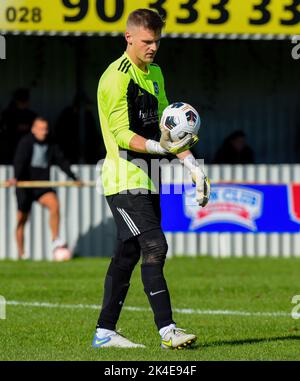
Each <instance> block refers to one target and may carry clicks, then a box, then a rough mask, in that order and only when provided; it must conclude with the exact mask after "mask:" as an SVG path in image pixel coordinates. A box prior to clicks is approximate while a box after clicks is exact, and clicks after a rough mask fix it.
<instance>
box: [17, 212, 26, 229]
mask: <svg viewBox="0 0 300 381" xmlns="http://www.w3.org/2000/svg"><path fill="white" fill-rule="evenodd" d="M27 219H28V214H22V215H19V216H18V219H17V229H19V228H23V227H24V225H25V224H26V221H27Z"/></svg>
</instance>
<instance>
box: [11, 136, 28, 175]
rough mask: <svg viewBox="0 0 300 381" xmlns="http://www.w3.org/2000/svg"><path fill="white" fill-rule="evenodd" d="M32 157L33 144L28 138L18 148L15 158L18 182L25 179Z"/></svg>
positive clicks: (15, 173)
mask: <svg viewBox="0 0 300 381" xmlns="http://www.w3.org/2000/svg"><path fill="white" fill-rule="evenodd" d="M31 155H32V144H31V141H30V140H29V139H27V138H25V139H22V140H21V141H20V143H19V144H18V146H17V149H16V153H15V156H14V161H13V166H14V176H15V179H16V180H19V179H20V178H22V177H23V175H24V174H25V172H26V170H27V169H28V166H29V165H30V158H31Z"/></svg>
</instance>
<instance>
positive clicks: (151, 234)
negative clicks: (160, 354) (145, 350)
mask: <svg viewBox="0 0 300 381" xmlns="http://www.w3.org/2000/svg"><path fill="white" fill-rule="evenodd" d="M138 239H139V243H140V246H141V248H142V256H143V263H142V280H143V284H144V290H145V293H146V294H147V296H148V299H149V302H150V305H151V307H152V310H153V313H154V320H155V323H156V326H157V328H158V331H159V333H160V335H161V347H162V348H165V349H175V348H178V349H181V348H184V347H187V346H189V345H191V344H192V343H194V342H195V341H196V339H197V337H196V336H195V335H193V334H187V333H185V331H184V330H182V329H180V328H177V327H176V324H175V322H174V320H173V318H172V308H171V302H170V294H169V290H168V287H167V282H166V280H165V277H164V274H163V267H164V263H165V259H166V255H167V250H168V245H167V242H166V238H165V236H164V234H163V232H162V230H161V229H154V230H151V231H148V232H145V233H143V234H141V235H140V236H139V238H138Z"/></svg>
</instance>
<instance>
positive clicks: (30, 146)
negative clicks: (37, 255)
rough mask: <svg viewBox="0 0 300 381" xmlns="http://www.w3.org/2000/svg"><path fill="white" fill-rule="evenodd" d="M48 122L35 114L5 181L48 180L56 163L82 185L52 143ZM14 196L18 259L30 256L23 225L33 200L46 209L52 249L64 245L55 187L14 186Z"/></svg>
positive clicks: (56, 146)
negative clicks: (10, 175) (26, 250)
mask: <svg viewBox="0 0 300 381" xmlns="http://www.w3.org/2000/svg"><path fill="white" fill-rule="evenodd" d="M48 135H49V127H48V121H47V120H46V119H44V118H42V117H36V118H35V119H34V121H33V125H32V128H31V132H30V133H28V134H27V135H25V136H24V137H23V138H22V139H21V140H20V142H19V144H18V146H17V150H16V154H15V157H14V178H13V179H10V180H9V181H8V184H9V185H11V186H13V185H16V184H17V182H18V181H25V180H26V181H47V180H49V179H50V167H51V165H53V164H57V165H58V166H59V167H60V168H61V169H62V170H63V171H64V172H65V173H66V174H67V175H68V176H69V177H70V178H72V179H73V180H74V181H76V182H77V185H79V186H80V185H81V184H82V183H81V181H78V180H77V177H76V175H75V174H74V173H73V172H72V170H71V168H70V164H69V162H68V161H67V160H66V159H65V158H64V155H63V153H62V151H61V150H60V148H59V147H58V145H57V144H55V142H53V141H51V139H50V138H49V136H48ZM16 196H17V205H18V211H17V229H16V239H17V246H18V253H19V258H20V259H27V258H29V255H28V253H25V252H24V227H25V224H26V221H27V220H28V217H29V213H30V209H31V206H32V203H33V202H35V201H36V202H38V203H39V204H40V205H42V206H43V207H45V208H47V209H49V213H50V219H49V224H50V229H51V236H52V250H53V252H54V251H55V250H56V249H57V248H59V247H66V243H65V242H63V241H62V240H61V239H60V238H59V222H60V216H59V202H58V198H57V195H56V193H55V190H54V189H52V188H16Z"/></svg>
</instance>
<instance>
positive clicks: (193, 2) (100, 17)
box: [0, 0, 300, 35]
mask: <svg viewBox="0 0 300 381" xmlns="http://www.w3.org/2000/svg"><path fill="white" fill-rule="evenodd" d="M137 8H151V9H155V10H157V11H158V12H159V13H160V14H162V15H163V16H164V17H165V19H166V22H167V24H166V29H165V32H166V33H169V34H173V33H175V34H181V35H186V34H194V35H197V34H201V35H202V34H211V33H212V34H241V35H243V34H247V35H248V34H250V35H253V34H260V35H269V34H272V35H282V34H285V35H300V0H1V2H0V32H2V33H3V32H5V31H12V32H18V31H19V32H26V31H27V32H48V33H49V32H59V33H63V32H73V33H74V32H79V33H114V32H116V33H122V32H124V29H125V22H126V18H127V16H128V14H129V13H130V12H131V11H133V10H134V9H137Z"/></svg>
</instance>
